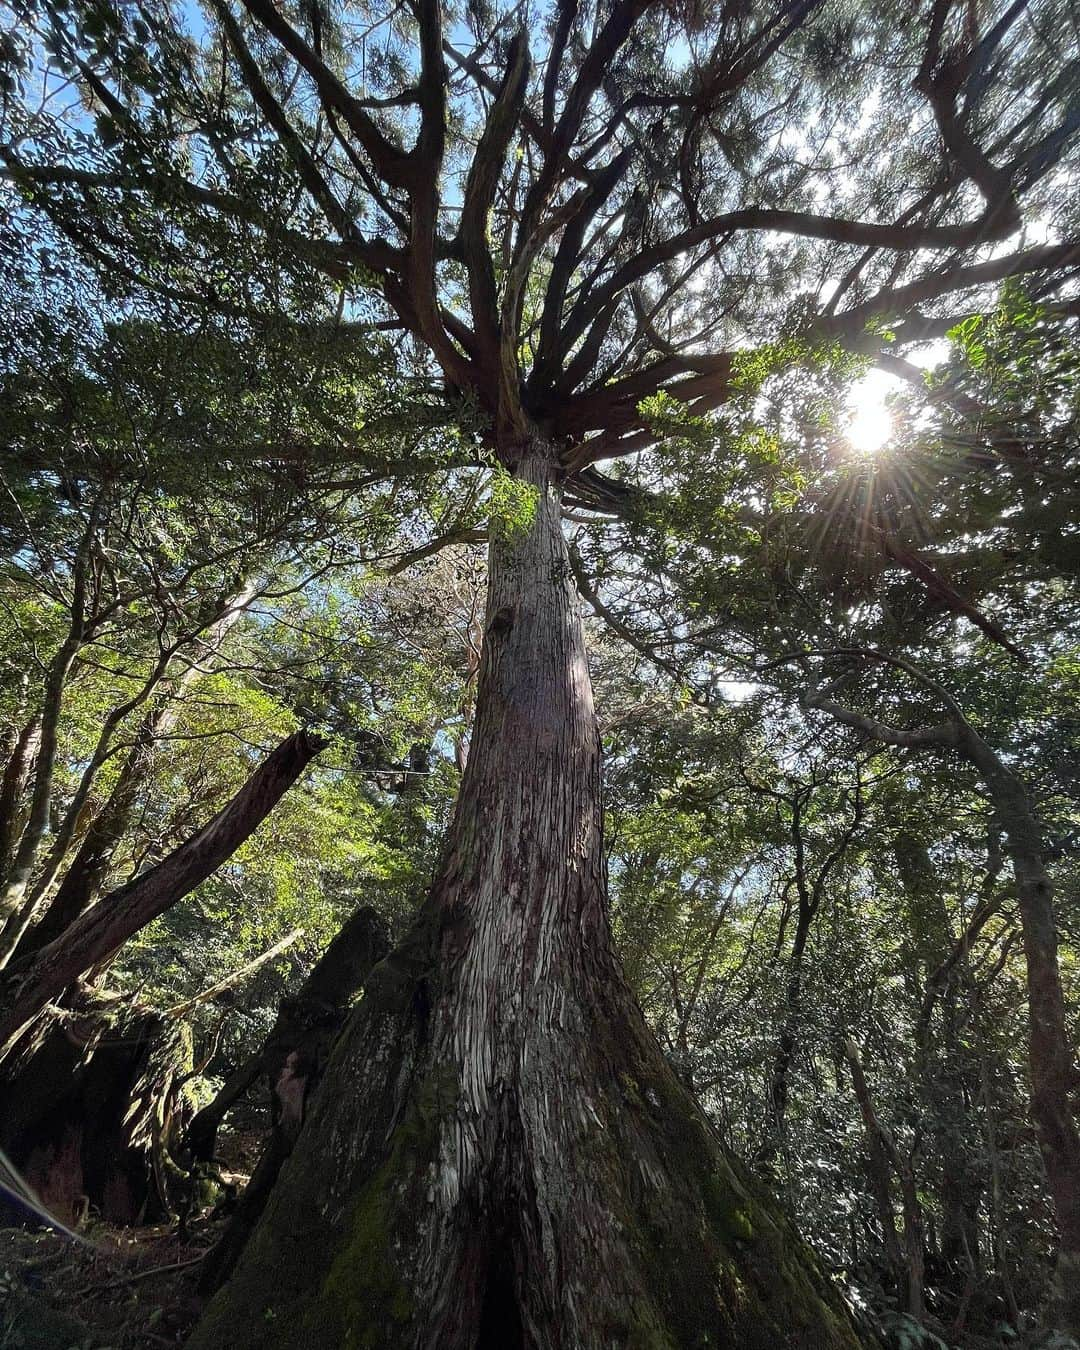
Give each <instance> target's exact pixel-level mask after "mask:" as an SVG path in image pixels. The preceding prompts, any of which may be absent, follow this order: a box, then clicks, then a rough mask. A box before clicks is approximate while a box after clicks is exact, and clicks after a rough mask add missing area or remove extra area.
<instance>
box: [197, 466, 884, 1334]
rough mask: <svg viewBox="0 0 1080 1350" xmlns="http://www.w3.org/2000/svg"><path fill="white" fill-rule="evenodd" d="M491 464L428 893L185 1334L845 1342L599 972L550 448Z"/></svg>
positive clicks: (614, 972) (568, 597) (766, 1211)
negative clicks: (445, 815) (453, 786)
mask: <svg viewBox="0 0 1080 1350" xmlns="http://www.w3.org/2000/svg"><path fill="white" fill-rule="evenodd" d="M514 469H515V472H516V474H517V481H516V482H515V484H514V487H515V491H514V492H513V494H511V496H512V500H511V504H510V509H509V510H508V511H507V512H506V514H505V516H504V518H502V519H500V520H497V521H495V522H494V524H493V530H492V542H491V546H490V574H489V592H488V603H487V614H486V641H485V644H484V651H483V657H482V661H481V673H480V683H479V691H478V704H477V713H476V727H475V731H474V734H473V738H472V745H471V749H470V753H469V758H468V764H467V768H466V772H465V775H464V779H463V783H462V789H461V794H460V798H459V801H458V805H457V809H456V812H455V815H454V820H453V823H452V825H451V828H450V832H449V837H448V841H447V846H446V849H445V852H444V855H443V859H442V863H441V865H440V868H439V871H438V874H437V876H436V879H435V882H434V885H433V888H432V892H431V895H430V896H429V899H428V902H427V904H426V905H425V907H424V909H423V911H422V913H421V915H420V916H419V918H418V920H417V922H416V924H415V925H414V927H413V928H412V930H411V932H410V934H409V935H408V936H407V937H406V939H405V940H404V942H403V943H402V944H401V945H400V946H399V947H398V948H397V949H396V950H395V951H394V952H393V953H392V954H391V955H390V956H389V957H388V958H387V959H386V960H385V961H384V962H382V963H381V964H380V965H379V966H378V967H376V969H375V970H374V971H373V972H372V975H371V978H370V980H369V982H368V992H367V994H366V996H365V998H364V1000H363V1001H362V1003H361V1005H360V1007H359V1009H358V1010H357V1013H356V1015H355V1016H354V1018H353V1019H352V1021H351V1022H350V1026H349V1028H348V1029H347V1030H346V1032H345V1034H344V1035H343V1036H342V1038H341V1040H340V1041H339V1043H338V1047H337V1050H336V1051H335V1054H334V1056H333V1058H332V1060H331V1063H330V1065H329V1066H328V1069H327V1072H326V1075H325V1078H324V1081H323V1086H322V1087H321V1089H320V1091H319V1092H318V1094H317V1096H316V1100H315V1103H314V1106H313V1110H312V1112H311V1115H310V1117H309V1120H308V1122H307V1124H306V1125H305V1128H304V1131H303V1134H302V1135H301V1138H300V1141H299V1143H298V1145H297V1148H296V1149H295V1150H294V1152H293V1154H292V1157H291V1158H290V1159H289V1161H288V1162H287V1163H286V1165H285V1168H284V1169H283V1172H282V1176H281V1179H280V1181H279V1183H278V1185H277V1186H276V1187H275V1189H274V1192H273V1194H272V1196H271V1199H270V1203H269V1205H268V1207H267V1210H266V1213H265V1215H264V1217H263V1219H262V1221H261V1223H260V1225H259V1227H258V1228H257V1229H256V1231H255V1233H254V1235H253V1237H252V1239H251V1241H250V1242H249V1244H248V1246H247V1249H246V1250H245V1252H244V1255H243V1257H242V1258H241V1261H240V1264H239V1266H238V1267H237V1270H236V1272H235V1273H234V1275H233V1277H232V1279H231V1280H230V1282H229V1283H228V1284H227V1285H226V1286H225V1288H224V1289H223V1290H221V1291H220V1293H219V1294H218V1295H217V1297H216V1298H215V1300H214V1301H213V1302H212V1303H211V1305H210V1307H209V1309H208V1311H207V1313H206V1315H205V1317H204V1319H203V1321H202V1323H201V1324H200V1327H199V1328H198V1329H197V1330H196V1333H195V1335H194V1338H193V1340H192V1342H191V1346H192V1350H217V1347H220V1346H222V1345H229V1346H230V1347H232V1348H233V1350H244V1348H245V1347H252V1348H253V1347H256V1346H258V1347H260V1350H263V1348H265V1350H273V1347H286V1346H288V1347H292V1346H295V1345H318V1346H320V1347H322V1348H323V1350H335V1348H336V1347H342V1348H343V1347H346V1346H349V1347H354V1346H355V1347H360V1346H380V1347H391V1346H438V1347H439V1348H440V1350H465V1348H466V1347H468V1350H473V1348H474V1347H491V1348H492V1350H493V1348H494V1347H499V1350H512V1348H513V1347H526V1346H529V1347H533V1346H543V1347H545V1350H592V1348H593V1347H596V1348H597V1350H599V1347H602V1346H603V1347H607V1346H612V1345H618V1346H638V1347H646V1346H648V1347H677V1346H678V1347H681V1346H687V1347H689V1346H698V1345H705V1344H708V1345H710V1346H714V1347H717V1346H731V1347H735V1346H738V1347H741V1348H742V1350H752V1348H753V1347H761V1350H764V1347H770V1350H775V1348H776V1347H794V1346H799V1347H806V1350H810V1348H811V1347H813V1350H829V1348H830V1347H840V1346H844V1347H855V1346H857V1345H858V1344H859V1341H858V1337H857V1336H856V1334H855V1332H854V1330H853V1328H852V1325H851V1322H850V1319H849V1317H848V1315H847V1312H846V1309H845V1308H844V1306H843V1304H842V1302H841V1301H840V1299H839V1298H838V1296H837V1295H836V1293H835V1291H834V1290H833V1289H832V1288H831V1286H830V1285H829V1284H828V1282H827V1280H826V1279H825V1278H824V1277H823V1275H822V1274H821V1273H820V1271H819V1269H818V1267H817V1266H816V1264H815V1262H814V1260H813V1258H812V1257H811V1256H810V1254H809V1253H808V1252H807V1250H806V1249H805V1248H804V1247H803V1246H802V1244H801V1242H800V1240H799V1239H798V1237H797V1236H796V1234H795V1233H794V1231H793V1229H792V1228H791V1226H790V1224H789V1223H788V1222H787V1221H786V1220H785V1219H784V1218H783V1217H782V1215H781V1214H780V1213H779V1211H778V1210H777V1209H776V1208H774V1206H773V1205H772V1204H771V1203H769V1202H768V1201H766V1200H765V1199H764V1198H763V1197H761V1196H759V1194H758V1193H757V1190H756V1184H755V1183H754V1182H752V1181H751V1180H750V1179H749V1177H748V1176H746V1175H744V1174H743V1173H742V1171H741V1170H740V1169H737V1168H736V1166H735V1165H734V1164H733V1163H732V1162H730V1161H729V1160H728V1159H726V1158H725V1157H724V1155H723V1154H722V1153H721V1151H720V1149H719V1147H718V1144H717V1141H716V1138H715V1135H714V1134H713V1132H712V1130H711V1129H710V1127H709V1126H708V1124H707V1122H706V1120H705V1118H704V1116H703V1114H702V1112H701V1110H700V1108H699V1107H698V1106H697V1104H696V1103H695V1102H694V1100H693V1098H692V1097H691V1096H690V1095H689V1093H688V1092H687V1091H686V1089H685V1088H684V1087H682V1085H681V1084H680V1083H679V1082H678V1080H677V1079H676V1077H675V1075H674V1074H673V1072H672V1071H671V1069H670V1068H669V1066H668V1065H667V1064H666V1062H665V1061H664V1059H663V1057H662V1055H661V1053H660V1051H659V1047H658V1046H657V1043H656V1041H655V1038H654V1037H653V1036H652V1034H651V1033H650V1032H649V1031H648V1029H647V1028H646V1026H645V1023H644V1020H643V1018H642V1016H641V1014H640V1011H639V1010H638V1008H637V1006H636V1004H635V1003H634V1001H633V999H632V997H631V995H630V993H629V991H628V989H627V987H626V985H625V983H624V981H623V979H622V977H621V974H620V972H619V971H618V969H617V966H616V963H615V960H614V957H613V954H612V948H611V941H610V935H609V930H608V923H607V914H606V897H605V872H604V862H603V854H602V821H601V806H600V745H599V736H598V731H597V724H596V719H595V716H594V713H593V707H592V693H591V688H590V682H589V674H588V666H587V662H586V656H585V648H584V641H583V634H582V629H581V624H580V620H579V618H578V615H577V610H576V603H575V601H576V597H575V594H574V590H573V586H572V583H571V580H570V574H569V566H568V560H567V555H566V548H565V543H564V540H563V536H562V531H561V526H560V506H559V493H558V490H557V488H556V487H555V485H554V484H555V480H556V478H557V472H558V471H557V468H556V465H555V456H554V453H553V451H551V450H550V448H549V447H545V446H543V445H533V446H530V447H528V448H527V449H526V451H525V452H524V456H523V458H522V459H521V460H520V461H519V462H518V463H517V464H516V465H515V466H514Z"/></svg>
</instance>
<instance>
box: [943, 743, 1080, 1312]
mask: <svg viewBox="0 0 1080 1350" xmlns="http://www.w3.org/2000/svg"><path fill="white" fill-rule="evenodd" d="M962 748H964V749H965V750H966V752H967V754H968V756H969V758H970V759H971V760H972V761H973V762H974V763H975V765H976V766H977V767H978V768H979V769H980V771H981V772H982V775H983V778H984V781H985V782H986V785H987V787H988V789H989V792H990V797H991V800H992V802H993V804H994V809H995V811H996V813H997V816H998V819H999V821H1000V822H1001V826H1002V829H1003V830H1004V832H1005V838H1006V840H1007V842H1008V851H1009V854H1010V857H1011V861H1012V869H1013V877H1014V880H1015V883H1016V895H1017V899H1018V901H1019V909H1020V926H1021V931H1022V934H1023V939H1024V958H1025V962H1026V966H1027V991H1028V1063H1029V1067H1030V1073H1031V1114H1032V1116H1033V1117H1034V1120H1035V1125H1036V1129H1037V1131H1038V1136H1039V1148H1040V1151H1041V1153H1042V1159H1043V1165H1044V1167H1045V1169H1046V1180H1047V1184H1048V1186H1049V1188H1050V1194H1051V1196H1052V1197H1053V1201H1054V1215H1055V1217H1056V1219H1057V1224H1058V1236H1059V1239H1060V1245H1059V1248H1058V1272H1057V1284H1058V1288H1057V1299H1056V1301H1057V1304H1058V1308H1057V1316H1058V1318H1059V1319H1060V1321H1061V1324H1062V1325H1063V1327H1064V1328H1065V1329H1066V1330H1067V1331H1069V1332H1070V1333H1071V1334H1072V1335H1074V1336H1080V1130H1078V1128H1077V1120H1076V1108H1075V1105H1074V1100H1073V1099H1074V1095H1075V1094H1077V1093H1078V1092H1080V1073H1078V1071H1077V1066H1076V1059H1075V1049H1074V1047H1073V1043H1072V1038H1071V1036H1070V1033H1069V1027H1068V1022H1067V1019H1066V1015H1065V996H1064V993H1063V991H1062V987H1061V970H1060V966H1059V964H1058V940H1057V923H1056V920H1055V917H1054V890H1053V886H1052V884H1051V881H1050V878H1049V876H1048V875H1047V872H1046V867H1045V865H1044V863H1043V842H1042V837H1041V833H1040V830H1039V826H1038V822H1037V821H1036V819H1035V815H1034V812H1033V811H1032V808H1031V803H1030V801H1029V799H1028V795H1027V791H1026V789H1025V787H1024V785H1023V783H1022V782H1021V781H1020V779H1019V778H1017V777H1016V775H1015V774H1014V773H1013V772H1012V771H1011V770H1010V769H1008V768H1007V767H1006V766H1005V765H1004V764H1003V763H1002V761H1001V760H1000V759H999V757H998V756H997V755H996V754H995V753H994V752H993V750H991V749H990V747H989V746H988V745H987V744H986V742H985V741H983V740H982V738H981V737H979V736H977V735H975V734H974V733H971V732H969V734H968V735H967V736H966V738H965V742H964V744H963V747H962Z"/></svg>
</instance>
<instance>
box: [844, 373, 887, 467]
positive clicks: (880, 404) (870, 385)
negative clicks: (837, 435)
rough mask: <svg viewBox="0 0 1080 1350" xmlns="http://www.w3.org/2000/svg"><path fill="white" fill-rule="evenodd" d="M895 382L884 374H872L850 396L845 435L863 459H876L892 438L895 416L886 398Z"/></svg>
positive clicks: (859, 383) (860, 382) (853, 389)
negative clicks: (870, 457) (887, 405)
mask: <svg viewBox="0 0 1080 1350" xmlns="http://www.w3.org/2000/svg"><path fill="white" fill-rule="evenodd" d="M891 387H892V381H890V380H889V379H888V378H887V377H884V376H883V374H882V372H880V371H872V372H871V373H870V374H869V375H866V376H864V377H863V378H862V379H861V380H859V381H858V383H857V384H854V385H853V386H852V388H851V391H850V393H849V394H848V401H847V419H846V423H845V427H844V435H845V437H846V439H847V442H848V444H849V445H850V446H851V448H852V450H854V451H855V453H856V454H859V455H876V454H877V453H878V452H879V451H880V450H882V449H883V448H884V446H885V445H886V443H887V442H888V440H889V437H890V436H891V435H892V429H893V424H892V414H891V413H890V412H889V409H888V408H887V407H886V405H885V397H886V395H887V394H888V393H889V391H890V388H891Z"/></svg>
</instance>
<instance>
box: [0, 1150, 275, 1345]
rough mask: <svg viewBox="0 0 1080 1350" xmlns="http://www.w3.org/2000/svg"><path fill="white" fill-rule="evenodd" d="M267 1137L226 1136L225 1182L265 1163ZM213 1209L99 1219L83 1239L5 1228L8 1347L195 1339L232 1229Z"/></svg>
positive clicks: (2, 1341) (2, 1292)
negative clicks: (185, 1219) (201, 1283)
mask: <svg viewBox="0 0 1080 1350" xmlns="http://www.w3.org/2000/svg"><path fill="white" fill-rule="evenodd" d="M263 1142H264V1141H263V1138H262V1135H261V1133H260V1132H259V1131H256V1130H250V1131H237V1132H234V1133H226V1134H225V1135H224V1136H223V1139H222V1148H221V1149H220V1151H219V1157H220V1158H221V1160H222V1162H223V1163H224V1169H223V1171H222V1173H221V1175H222V1178H223V1179H224V1180H225V1181H228V1182H230V1183H231V1184H233V1185H235V1186H236V1187H237V1188H238V1189H239V1188H241V1187H242V1186H243V1185H244V1184H245V1183H246V1181H247V1179H248V1174H249V1173H250V1171H251V1168H252V1167H253V1165H254V1163H255V1162H256V1161H257V1159H258V1157H259V1153H260V1151H261V1146H262V1143H263ZM224 1224H225V1219H224V1217H219V1216H217V1215H215V1214H213V1213H207V1214H205V1215H202V1216H200V1217H198V1218H196V1219H193V1220H192V1221H191V1222H190V1223H189V1224H188V1225H187V1226H186V1231H185V1230H184V1228H183V1227H181V1226H180V1225H178V1224H177V1223H176V1222H175V1221H173V1222H172V1223H162V1224H158V1225H146V1226H142V1227H132V1228H115V1227H111V1226H110V1225H108V1224H104V1223H101V1222H95V1221H94V1220H93V1218H92V1217H91V1220H90V1222H89V1223H88V1224H87V1225H85V1226H84V1227H83V1228H82V1229H81V1230H80V1232H79V1236H78V1239H77V1240H76V1239H73V1238H71V1237H69V1236H66V1235H64V1234H63V1233H59V1232H53V1231H46V1230H42V1229H30V1228H2V1227H0V1350H158V1347H160V1346H180V1345H183V1343H184V1341H185V1340H186V1339H187V1336H188V1334H189V1332H190V1331H191V1328H192V1326H193V1325H194V1323H195V1321H196V1319H197V1318H198V1315H199V1313H200V1311H201V1309H202V1306H203V1303H204V1301H205V1300H203V1299H202V1298H200V1296H199V1295H198V1293H197V1291H196V1285H197V1283H198V1279H199V1263H200V1262H201V1260H202V1258H203V1256H204V1255H205V1254H206V1252H207V1251H209V1249H210V1248H211V1247H212V1246H213V1245H214V1243H215V1242H216V1241H217V1239H218V1237H219V1236H220V1234H221V1231H222V1229H223V1227H224Z"/></svg>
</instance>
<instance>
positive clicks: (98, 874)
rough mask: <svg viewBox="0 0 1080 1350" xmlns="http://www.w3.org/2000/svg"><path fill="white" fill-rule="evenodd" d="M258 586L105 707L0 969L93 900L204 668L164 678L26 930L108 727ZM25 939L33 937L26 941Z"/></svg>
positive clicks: (97, 764) (80, 819)
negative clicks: (161, 747) (159, 748)
mask: <svg viewBox="0 0 1080 1350" xmlns="http://www.w3.org/2000/svg"><path fill="white" fill-rule="evenodd" d="M255 589H256V583H255V582H254V581H248V582H246V583H245V584H244V585H243V587H242V588H240V589H239V590H238V591H237V592H236V593H235V594H233V595H232V596H230V597H228V598H224V599H222V600H221V601H220V602H219V609H218V614H217V617H216V618H213V619H211V620H203V621H201V622H200V624H199V626H198V627H197V629H196V630H195V631H193V632H190V633H188V634H186V635H184V636H182V637H180V638H177V639H176V640H175V641H174V642H173V643H171V644H170V645H169V646H168V647H164V648H163V649H162V651H161V652H160V654H159V656H158V659H157V661H156V662H155V664H154V666H153V668H152V669H151V671H150V672H149V674H148V675H147V676H146V679H145V680H144V681H143V684H142V686H141V688H140V689H139V690H138V691H137V692H136V693H135V694H133V695H132V696H131V697H130V698H128V699H126V700H125V701H124V702H123V703H121V704H119V705H118V706H117V707H115V708H113V710H112V711H111V712H110V713H109V715H108V717H107V718H106V719H105V722H104V725H103V727H102V729H101V732H100V735H99V737H98V743H97V746H96V748H95V750H94V753H93V755H92V756H91V758H90V760H89V762H88V763H87V765H86V766H85V768H84V769H83V772H82V775H81V778H80V781H79V785H78V787H77V789H76V791H75V794H74V796H73V797H72V800H71V802H70V803H69V804H68V808H67V810H66V811H65V813H64V818H63V820H62V821H61V822H60V825H59V827H58V828H57V830H56V837H55V839H54V840H53V844H52V847H51V848H50V850H49V853H48V856H47V857H46V859H45V861H44V863H43V864H42V866H41V868H40V869H39V875H38V876H37V877H36V878H35V881H34V886H33V888H32V890H31V891H30V893H29V895H27V897H26V898H25V899H24V901H23V903H22V905H21V906H20V908H19V910H18V911H17V913H16V914H15V915H13V916H12V918H11V919H10V920H9V922H8V924H7V926H6V927H5V929H4V930H3V932H2V933H0V969H2V968H3V967H4V966H6V965H7V964H8V962H9V961H10V960H11V958H12V956H13V955H15V954H16V953H17V954H18V955H19V956H25V955H27V954H28V953H29V952H34V951H39V950H40V949H41V948H42V947H44V946H46V945H47V944H48V943H49V942H52V941H53V940H54V939H55V938H57V937H59V936H60V934H61V933H62V932H63V931H64V929H65V928H66V927H67V926H68V924H70V923H71V922H72V921H73V920H74V919H75V918H77V917H78V915H79V914H81V913H82V912H83V911H84V910H85V909H87V908H88V907H89V906H90V905H91V904H92V903H93V901H94V900H95V899H96V897H97V893H98V890H99V888H100V886H101V882H102V880H103V878H104V873H105V869H106V867H107V866H108V862H109V859H110V858H111V856H112V852H113V849H114V848H115V847H116V844H117V843H118V842H119V840H120V838H121V836H122V835H123V833H124V831H125V830H126V828H127V826H128V822H129V821H130V818H131V811H132V808H133V807H134V804H135V800H136V797H137V795H138V791H139V788H140V787H141V786H142V784H143V782H144V780H145V777H146V774H147V771H148V770H149V767H150V764H151V762H152V759H153V752H154V748H155V745H156V743H157V741H158V739H159V738H160V737H162V736H165V735H167V734H168V733H169V731H170V730H171V729H172V727H173V726H174V725H175V724H176V719H177V717H178V715H179V711H180V700H181V699H182V697H183V694H184V692H185V691H186V690H187V689H188V688H189V687H190V686H191V685H192V684H193V683H194V681H195V680H196V679H197V678H198V676H199V675H200V674H201V671H200V669H199V667H198V665H197V664H195V662H194V661H192V662H191V663H190V664H189V665H188V666H187V668H186V669H185V670H184V671H183V672H182V673H181V674H180V675H179V677H178V678H176V679H173V680H170V681H169V682H168V685H166V687H165V690H164V691H163V692H164V693H165V694H166V697H165V699H164V701H162V702H160V703H159V704H158V706H157V707H151V708H150V709H149V710H148V711H147V713H146V714H145V716H144V717H143V719H142V721H141V723H140V725H139V728H138V731H137V732H136V733H135V739H134V744H133V745H132V747H131V750H130V751H129V753H128V755H127V758H126V760H125V762H124V765H123V767H122V768H121V770H120V774H119V776H118V778H117V781H116V784H115V786H114V788H113V791H112V792H111V794H110V796H109V800H108V801H107V802H106V804H105V806H104V808H103V809H102V811H100V812H99V813H98V815H97V817H96V818H94V819H93V820H91V821H90V825H89V829H88V831H87V834H86V836H85V837H84V839H83V842H82V845H81V846H80V847H79V850H78V853H77V854H76V856H75V858H74V859H73V860H72V863H71V866H70V867H69V868H68V870H67V873H66V875H65V877H64V881H63V883H62V885H61V887H60V889H59V891H58V892H57V894H56V895H55V896H54V897H53V900H52V902H51V903H50V904H49V908H48V911H47V913H46V915H45V917H44V919H43V920H42V921H41V923H39V924H38V925H37V928H36V929H34V928H31V925H32V924H33V922H34V919H35V916H36V915H37V914H38V913H39V912H40V909H41V907H42V904H43V902H44V901H45V899H46V897H47V896H48V893H49V892H50V890H51V889H52V887H53V885H54V883H55V881H56V878H57V876H58V875H59V874H60V871H61V869H62V868H63V866H64V860H65V858H67V857H68V855H69V852H70V850H71V848H72V845H73V843H74V842H75V840H76V839H77V838H78V836H79V834H80V832H81V831H82V829H83V828H84V827H85V821H86V815H87V814H88V807H89V800H90V793H91V790H92V789H93V786H94V783H95V781H96V779H97V775H98V773H99V771H100V769H101V766H102V765H103V764H104V763H105V761H106V759H107V758H108V756H109V754H110V749H111V742H112V737H113V733H114V732H115V731H116V729H117V728H118V727H119V726H120V725H121V723H122V722H123V721H124V719H125V718H126V717H127V716H129V714H131V713H132V712H133V711H134V710H135V709H136V708H137V707H138V706H139V705H140V704H142V703H144V702H145V701H146V700H147V699H149V698H150V697H151V695H152V694H153V693H154V691H155V690H159V689H160V687H161V686H162V685H163V684H164V683H165V681H166V677H167V676H168V673H169V670H170V667H171V666H172V665H173V663H174V662H175V660H176V658H177V657H178V656H179V655H180V654H181V652H182V651H183V650H184V648H185V647H187V648H189V649H196V650H201V651H203V652H208V651H213V650H214V648H215V647H216V646H217V645H218V644H219V643H220V642H221V641H222V640H223V639H224V638H225V636H226V635H227V634H228V633H229V631H230V630H231V629H232V628H233V627H234V625H235V624H236V622H237V621H238V620H239V618H240V617H241V615H242V614H243V613H244V611H245V609H246V608H247V606H248V605H249V604H250V603H251V600H252V598H253V596H254V594H255ZM170 686H171V687H170ZM28 930H29V931H28ZM39 930H40V931H39ZM27 938H31V939H32V940H31V941H27Z"/></svg>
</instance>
